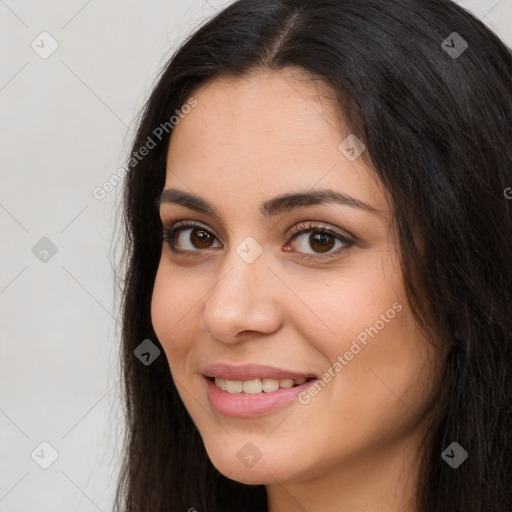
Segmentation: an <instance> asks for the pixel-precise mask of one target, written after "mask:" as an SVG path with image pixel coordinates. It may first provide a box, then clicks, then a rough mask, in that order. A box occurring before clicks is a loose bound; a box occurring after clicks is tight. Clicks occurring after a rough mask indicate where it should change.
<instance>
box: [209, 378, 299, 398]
mask: <svg viewBox="0 0 512 512" xmlns="http://www.w3.org/2000/svg"><path fill="white" fill-rule="evenodd" d="M305 382H306V379H305V378H304V377H302V378H300V379H296V380H293V379H281V380H279V379H270V378H268V379H267V378H264V379H251V380H244V381H241V380H229V379H221V378H220V377H215V385H216V386H217V387H218V388H220V389H222V390H224V391H227V392H228V393H242V391H243V392H244V393H247V394H248V395H256V394H258V393H262V392H265V393H273V392H274V391H277V390H278V389H279V388H284V389H289V388H292V387H293V386H294V385H299V386H300V385H301V384H304V383H305Z"/></svg>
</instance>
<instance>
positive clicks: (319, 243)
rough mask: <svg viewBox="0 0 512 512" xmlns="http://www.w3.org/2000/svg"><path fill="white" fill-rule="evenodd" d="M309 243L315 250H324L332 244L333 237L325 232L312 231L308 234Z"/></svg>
mask: <svg viewBox="0 0 512 512" xmlns="http://www.w3.org/2000/svg"><path fill="white" fill-rule="evenodd" d="M309 243H310V244H311V247H312V248H313V249H314V250H315V251H317V252H326V251H328V250H329V249H331V248H332V247H333V245H334V237H333V236H332V235H329V234H327V233H319V232H318V231H314V232H312V233H311V234H310V235H309Z"/></svg>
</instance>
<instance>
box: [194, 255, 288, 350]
mask: <svg viewBox="0 0 512 512" xmlns="http://www.w3.org/2000/svg"><path fill="white" fill-rule="evenodd" d="M267 263H268V262H267V259H266V258H265V252H263V253H261V254H260V255H259V256H258V258H257V259H256V260H254V261H252V262H250V263H249V262H247V261H245V260H244V259H243V258H242V257H241V256H240V255H239V254H238V253H237V252H236V247H234V248H233V249H232V251H231V252H230V254H229V255H227V256H226V259H225V261H224V262H223V265H222V266H221V267H220V270H219V273H218V275H217V281H216V282H215V284H214V285H213V288H212V289H211V291H210V292H209V294H208V295H207V299H206V302H205V305H204V309H203V313H202V327H203V329H204V331H206V332H208V333H209V334H210V335H211V336H213V337H214V338H216V339H217V340H219V341H222V342H224V343H237V342H240V341H242V340H243V339H246V337H247V336H248V335H249V334H254V333H258V334H271V333H273V332H275V331H277V330H278V329H279V327H280V325H281V321H282V318H281V309H280V306H279V303H278V299H277V293H276V290H277V291H278V290H279V289H280V288H282V284H280V283H279V280H278V279H277V278H276V277H275V275H274V273H273V272H271V271H270V270H269V268H268V267H267Z"/></svg>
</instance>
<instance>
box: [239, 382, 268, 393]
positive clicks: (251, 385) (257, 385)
mask: <svg viewBox="0 0 512 512" xmlns="http://www.w3.org/2000/svg"><path fill="white" fill-rule="evenodd" d="M242 389H243V391H244V393H248V394H249V395H255V394H256V393H261V391H262V390H263V384H262V383H261V380H260V379H252V380H244V381H243V383H242Z"/></svg>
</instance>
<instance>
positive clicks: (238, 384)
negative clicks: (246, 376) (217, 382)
mask: <svg viewBox="0 0 512 512" xmlns="http://www.w3.org/2000/svg"><path fill="white" fill-rule="evenodd" d="M242 386H243V382H242V381H241V380H228V379H226V391H227V392H228V393H241V392H242Z"/></svg>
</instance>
